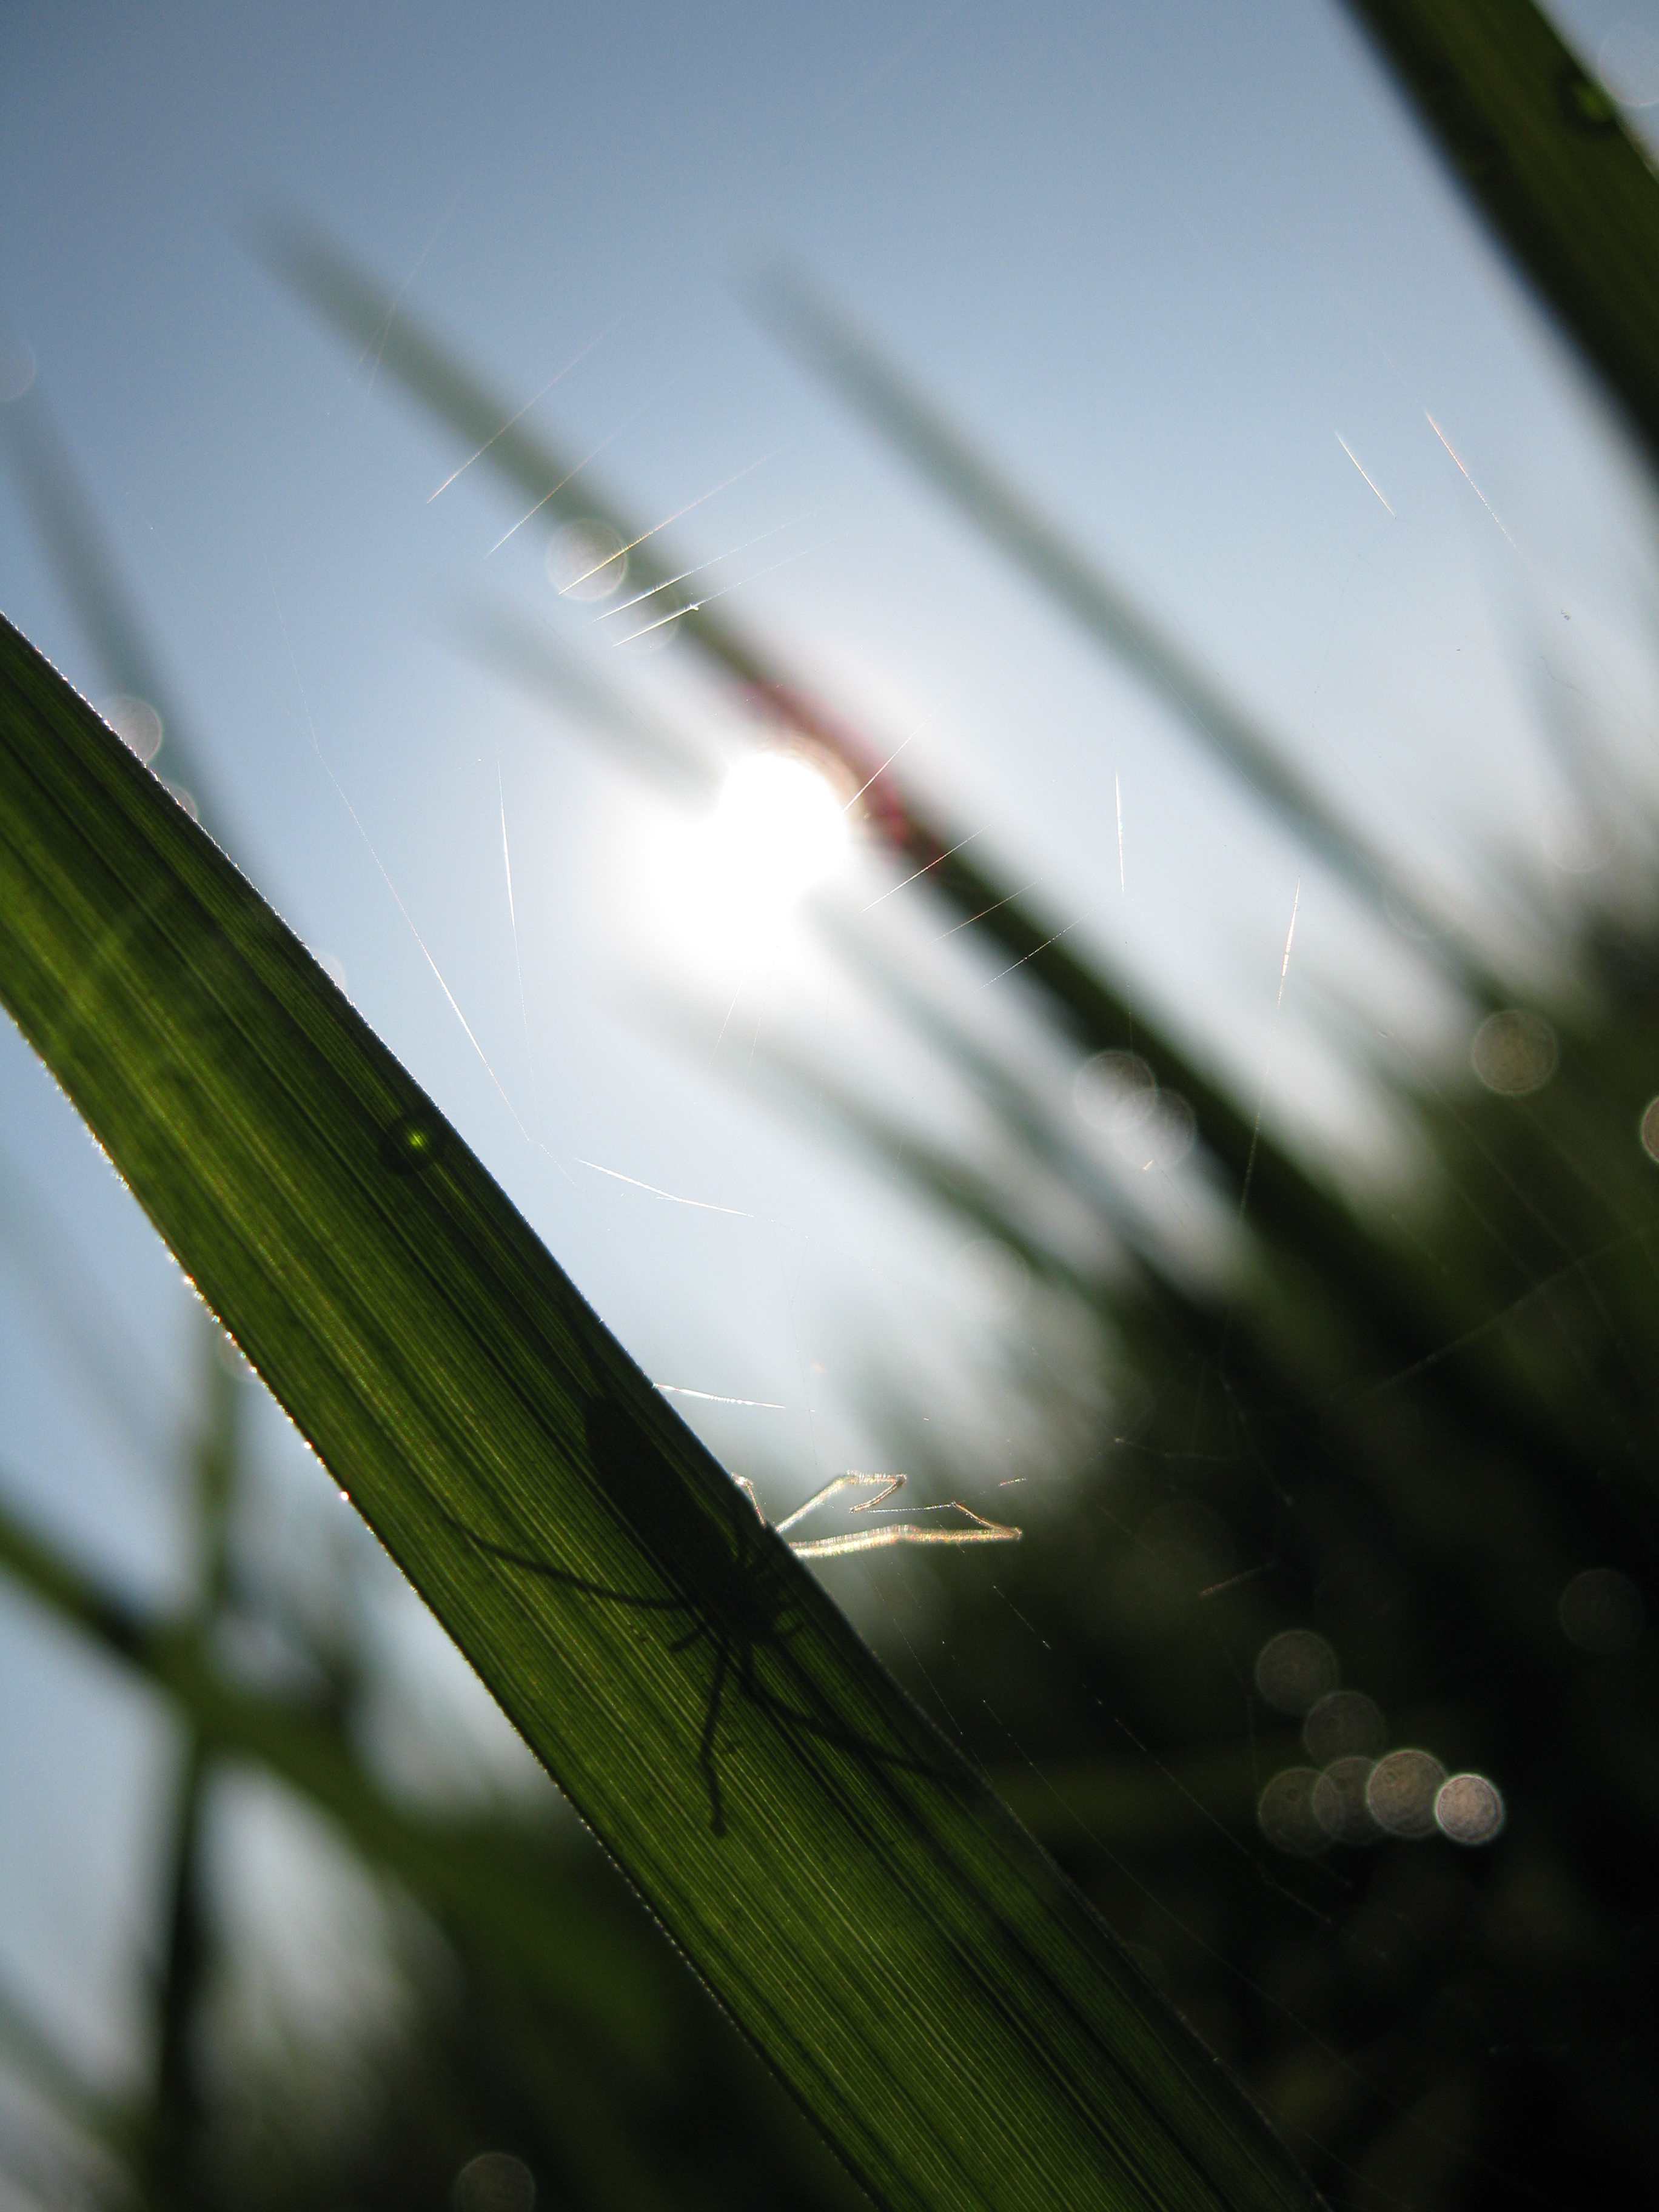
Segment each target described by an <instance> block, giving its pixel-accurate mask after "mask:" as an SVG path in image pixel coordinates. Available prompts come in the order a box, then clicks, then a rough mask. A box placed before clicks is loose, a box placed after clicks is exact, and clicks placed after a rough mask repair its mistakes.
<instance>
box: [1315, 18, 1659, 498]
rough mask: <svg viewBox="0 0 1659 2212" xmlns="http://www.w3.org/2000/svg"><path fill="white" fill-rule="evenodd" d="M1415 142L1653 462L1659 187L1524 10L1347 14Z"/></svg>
mask: <svg viewBox="0 0 1659 2212" xmlns="http://www.w3.org/2000/svg"><path fill="white" fill-rule="evenodd" d="M1349 5H1350V6H1351V7H1352V11H1353V13H1354V14H1355V15H1357V16H1358V18H1359V20H1360V21H1361V22H1362V23H1363V24H1364V26H1365V27H1366V28H1367V29H1368V30H1369V31H1370V34H1371V36H1372V38H1373V39H1374V40H1376V44H1377V46H1379V47H1380V48H1381V49H1382V52H1383V54H1384V55H1385V57H1386V58H1387V59H1388V60H1389V63H1390V64H1392V66H1393V69H1394V71H1395V75H1396V76H1397V77H1398V79H1399V80H1400V82H1401V85H1402V87H1403V88H1404V89H1405V91H1406V93H1407V96H1408V98H1409V99H1410V100H1411V102H1412V104H1413V106H1414V107H1415V108H1416V110H1417V112H1418V114H1419V118H1420V119H1421V121H1422V123H1423V125H1424V127H1425V129H1426V130H1427V131H1428V132H1429V133H1430V135H1431V137H1432V138H1433V139H1434V141H1435V143H1436V144H1437V146H1438V147H1439V149H1440V151H1441V152H1442V154H1443V155H1444V156H1445V157H1446V160H1447V161H1448V162H1449V165H1450V167H1451V170H1452V173H1453V174H1454V176H1455V178H1456V179H1457V181H1458V182H1459V183H1460V184H1461V185H1462V187H1463V189H1464V190H1465V191H1467V192H1468V194H1469V196H1470V197H1471V198H1473V199H1474V201H1475V202H1476V204H1478V205H1479V206H1480V209H1481V210H1482V212H1483V213H1484V214H1485V215H1486V218H1487V220H1488V222H1491V224H1492V227H1493V228H1494V229H1495V230H1496V231H1497V233H1498V236H1499V238H1501V239H1502V240H1503V241H1504V245H1505V246H1507V247H1508V248H1509V250H1510V253H1511V254H1512V255H1513V256H1514V258H1515V259H1516V261H1517V262H1518V263H1519V264H1520V266H1521V268H1522V270H1523V271H1524V272H1525V274H1526V275H1527V276H1528V277H1529V278H1530V280H1531V282H1532V283H1533V284H1534V287H1535V288H1536V289H1537V290H1538V292H1539V293H1540V294H1541V295H1542V297H1543V299H1544V301H1545V302H1546V304H1547V306H1548V307H1550V308H1551V309H1552V310H1553V313H1555V315H1556V316H1557V317H1558V318H1559V320H1560V322H1561V323H1562V325H1564V326H1565V329H1566V330H1567V331H1569V332H1570V333H1571V336H1572V337H1573V338H1575V339H1576V340H1577V343H1578V346H1579V347H1580V349H1582V351H1583V354H1584V356H1585V357H1586V358H1587V359H1588V360H1589V362H1590V363H1591V364H1592V366H1593V367H1594V368H1595V369H1596V370H1597V371H1598V373H1599V374H1600V375H1601V378H1602V379H1603V380H1604V381H1605V382H1606V384H1607V386H1608V388H1609V389H1610V390H1611V391H1612V392H1613V395H1614V397H1615V398H1617V399H1618V400H1619V401H1620V403H1621V404H1622V405H1623V407H1624V409H1625V410H1626V414H1627V415H1628V416H1629V417H1630V420H1631V421H1632V423H1633V424H1634V425H1635V427H1636V428H1637V430H1638V432H1639V433H1640V435H1641V436H1642V438H1643V440H1644V441H1645V443H1646V446H1647V448H1648V453H1649V456H1650V459H1659V179H1656V177H1655V175H1654V172H1653V168H1652V167H1651V164H1650V157H1649V156H1648V155H1647V154H1646V153H1645V152H1644V149H1642V148H1641V147H1639V146H1638V144H1637V143H1636V142H1635V140H1634V139H1633V138H1632V137H1631V135H1630V134H1629V132H1627V131H1626V129H1625V126H1624V123H1623V120H1622V118H1620V112H1619V108H1618V106H1617V103H1616V102H1615V101H1614V100H1613V99H1612V98H1611V97H1610V95H1609V94H1607V92H1606V91H1605V90H1604V89H1603V88H1602V87H1601V85H1600V84H1599V83H1597V82H1596V81H1595V79H1594V78H1593V77H1592V76H1589V75H1588V74H1587V73H1586V71H1585V70H1584V67H1583V64H1582V63H1581V62H1580V61H1579V60H1578V58H1577V56H1576V55H1575V54H1574V53H1573V52H1572V50H1571V47H1569V46H1567V45H1566V44H1565V42H1564V41H1563V40H1562V39H1561V37H1560V35H1559V33H1558V32H1557V31H1556V29H1555V27H1554V26H1553V24H1552V23H1551V22H1550V21H1549V19H1548V18H1547V16H1546V15H1544V14H1543V12H1542V10H1541V9H1538V8H1534V6H1532V5H1531V0H1349Z"/></svg>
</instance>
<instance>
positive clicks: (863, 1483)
mask: <svg viewBox="0 0 1659 2212" xmlns="http://www.w3.org/2000/svg"><path fill="white" fill-rule="evenodd" d="M905 1480H906V1478H905V1477H904V1476H903V1475H902V1474H860V1473H859V1471H858V1469H857V1468H848V1470H847V1473H846V1474H838V1475H836V1478H835V1480H833V1481H831V1482H826V1483H825V1484H824V1486H823V1489H822V1490H815V1491H814V1492H812V1495H811V1497H810V1498H808V1499H807V1501H806V1503H805V1505H798V1506H797V1507H796V1508H795V1510H794V1511H793V1513H791V1514H788V1515H787V1516H785V1518H784V1519H783V1520H781V1521H779V1522H775V1524H774V1525H775V1529H776V1532H777V1534H779V1535H780V1536H781V1535H783V1534H785V1533H786V1532H787V1530H788V1529H791V1528H793V1527H794V1525H795V1523H796V1522H798V1521H804V1520H805V1518H806V1516H807V1515H808V1514H809V1513H816V1512H817V1509H818V1507H819V1506H820V1505H824V1504H828V1503H829V1500H830V1498H834V1497H835V1496H836V1494H837V1492H841V1491H843V1490H868V1489H871V1488H873V1487H874V1486H875V1485H876V1484H877V1483H880V1484H881V1485H882V1486H883V1487H882V1490H881V1493H880V1495H879V1496H878V1497H876V1498H865V1499H864V1500H863V1502H862V1503H861V1504H857V1505H854V1507H853V1508H852V1509H851V1510H852V1511H854V1513H867V1512H869V1510H871V1508H872V1506H875V1505H879V1504H881V1503H882V1502H883V1500H884V1498H891V1497H893V1496H894V1495H895V1494H896V1492H898V1491H901V1490H902V1489H903V1487H904V1485H905Z"/></svg>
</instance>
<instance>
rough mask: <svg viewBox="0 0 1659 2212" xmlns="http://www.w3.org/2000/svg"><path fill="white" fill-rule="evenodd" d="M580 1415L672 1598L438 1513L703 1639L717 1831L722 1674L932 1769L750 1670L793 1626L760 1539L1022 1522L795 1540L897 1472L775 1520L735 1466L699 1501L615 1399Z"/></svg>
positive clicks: (841, 1548) (809, 1719) (782, 1584)
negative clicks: (776, 1689) (784, 1695)
mask: <svg viewBox="0 0 1659 2212" xmlns="http://www.w3.org/2000/svg"><path fill="white" fill-rule="evenodd" d="M584 1425H585V1428H586V1437H587V1448H588V1455H589V1457H590V1458H591V1460H592V1465H593V1469H594V1472H595V1474H597V1475H598V1477H599V1482H600V1484H601V1486H602V1487H603V1489H604V1492H605V1497H606V1498H607V1499H608V1500H609V1502H610V1503H611V1505H612V1506H613V1507H614V1509H615V1510H616V1511H617V1514H618V1516H619V1517H620V1518H621V1519H622V1520H623V1522H625V1523H626V1524H627V1526H628V1528H629V1530H630V1531H631V1533H632V1534H634V1536H635V1538H636V1539H637V1540H638V1541H639V1542H640V1543H641V1545H642V1546H643V1547H644V1548H645V1549H646V1551H647V1553H649V1554H650V1556H651V1558H652V1559H653V1562H654V1563H655V1565H656V1566H657V1568H658V1571H659V1573H660V1574H661V1576H662V1577H663V1579H664V1581H665V1583H667V1584H668V1586H669V1589H671V1591H672V1592H673V1593H674V1594H673V1595H671V1596H664V1597H645V1596H642V1595H638V1594H636V1593H635V1592H632V1591H629V1590H617V1589H608V1588H607V1587H606V1586H605V1584H603V1583H596V1582H593V1581H592V1580H590V1579H589V1578H588V1577H586V1576H583V1575H577V1574H573V1573H571V1572H570V1571H568V1569H566V1568H563V1567H556V1566H555V1565H553V1564H552V1563H551V1562H550V1560H547V1559H538V1558H537V1557H535V1556H534V1555H533V1554H532V1553H526V1552H520V1551H515V1550H514V1549H513V1547H511V1546H510V1545H506V1544H499V1543H495V1542H493V1541H491V1540H490V1539H489V1538H488V1537H484V1536H481V1535H479V1534H477V1531H476V1530H474V1529H471V1528H466V1527H465V1525H464V1524H463V1523H461V1522H453V1526H454V1527H455V1528H457V1529H458V1530H459V1532H460V1533H461V1534H463V1535H465V1536H466V1537H467V1538H468V1539H469V1541H471V1542H472V1543H473V1544H476V1545H477V1547H478V1548H479V1550H481V1551H483V1552H487V1553H489V1554H490V1556H491V1557H492V1558H494V1559H500V1560H501V1561H502V1562H503V1563H504V1564H505V1565H508V1566H514V1567H518V1568H520V1569H522V1570H523V1571H524V1572H525V1573H526V1574H532V1575H536V1576H538V1577H541V1578H542V1579H543V1580H544V1581H548V1582H556V1583H562V1584H563V1585H564V1586H565V1587H566V1588H567V1589H577V1590H581V1591H584V1592H586V1594H587V1595H589V1596H592V1597H597V1598H603V1599H605V1600H606V1601H609V1602H610V1603H611V1604H613V1605H623V1606H628V1607H632V1608H634V1609H635V1610H636V1611H639V1612H641V1613H679V1614H683V1615H684V1616H686V1617H687V1618H688V1619H689V1620H690V1627H689V1628H688V1629H687V1631H686V1632H685V1634H684V1635H683V1636H680V1637H678V1638H676V1640H675V1641H674V1642H673V1643H671V1644H670V1645H669V1647H668V1648H669V1650H670V1651H671V1652H681V1651H689V1650H691V1649H692V1647H693V1646H694V1645H696V1644H702V1643H707V1644H710V1645H712V1647H713V1649H714V1680H713V1682H712V1684H711V1685H710V1687H709V1692H708V1711H707V1714H706V1715H705V1717H704V1720H703V1725H702V1736H701V1739H700V1740H699V1742H698V1746H697V1766H698V1769H699V1771H701V1773H702V1777H703V1779H704V1781H705V1782H706V1784H708V1805H709V1819H710V1823H711V1825H712V1826H713V1828H714V1833H715V1834H716V1835H717V1836H720V1835H724V1834H725V1832H726V1811H725V1805H724V1802H723V1799H722V1796H721V1791H720V1773H719V1770H718V1768H717V1767H716V1765H715V1763H714V1737H715V1732H716V1730H717V1729H718V1728H719V1726H720V1707H721V1702H722V1700H723V1699H724V1697H725V1694H726V1681H727V1680H728V1678H729V1677H730V1676H732V1675H733V1674H735V1676H736V1678H737V1682H738V1687H739V1689H740V1690H741V1691H742V1692H743V1694H744V1697H746V1698H747V1699H749V1700H750V1703H751V1704H752V1705H756V1706H757V1707H758V1709H759V1710H760V1711H763V1712H764V1713H766V1714H768V1715H769V1716H770V1717H772V1718H773V1719H775V1720H779V1721H782V1722H786V1723H788V1724H790V1725H791V1726H793V1727H795V1728H799V1729H805V1730H806V1731H808V1733H809V1734H811V1735H816V1736H817V1737H819V1738H820V1739H821V1740H822V1741H824V1742H827V1743H832V1744H834V1745H836V1747H838V1748H840V1749H842V1750H844V1751H852V1752H855V1753H860V1754H862V1755H863V1756H865V1757H866V1758H873V1759H879V1760H881V1761H883V1762H884V1763H885V1764H887V1765H896V1766H900V1767H902V1768H905V1769H907V1770H908V1771H911V1772H913V1773H921V1772H923V1771H929V1770H926V1769H924V1768H923V1767H922V1765H921V1763H920V1762H919V1761H917V1760H916V1759H913V1758H911V1757H909V1756H908V1754H906V1753H902V1752H896V1751H888V1750H884V1749H883V1748H882V1747H880V1746H879V1745H877V1744H874V1743H872V1742H869V1741H866V1739H864V1738H863V1737H861V1736H859V1735H855V1734H854V1733H853V1732H852V1731H851V1730H849V1729H846V1728H843V1727H842V1725H841V1724H840V1723H838V1722H836V1720H835V1719H834V1718H833V1717H825V1716H823V1715H821V1714H820V1715H814V1714H811V1713H805V1712H800V1711H796V1710H795V1708H794V1707H793V1706H792V1705H787V1704H786V1703H784V1702H783V1701H782V1700H781V1699H779V1698H777V1697H776V1696H775V1695H774V1693H773V1692H771V1691H770V1690H769V1689H768V1688H767V1686H765V1684H764V1683H763V1682H762V1681H761V1680H759V1679H758V1678H757V1674H756V1672H755V1653H756V1651H757V1649H766V1650H781V1647H782V1645H783V1643H784V1641H785V1639H786V1638H787V1637H789V1636H790V1635H792V1634H793V1624H792V1622H791V1620H790V1616H791V1614H792V1613H793V1612H794V1609H795V1602H796V1601H795V1598H794V1595H793V1592H792V1591H791V1590H790V1589H789V1588H788V1585H787V1581H786V1578H785V1577H784V1575H783V1573H782V1571H781V1547H780V1546H778V1545H775V1544H773V1543H771V1542H769V1541H768V1539H769V1538H770V1537H774V1536H776V1537H781V1538H782V1539H783V1541H784V1543H785V1544H787V1547H788V1549H789V1550H791V1551H792V1552H793V1553H796V1554H797V1555H798V1556H799V1557H801V1558H804V1559H834V1558H838V1557H842V1556H843V1555H845V1554H846V1553H850V1552H868V1551H876V1550H879V1549H884V1548H885V1547H888V1546H890V1545H893V1544H1009V1543H1016V1542H1018V1540H1019V1536H1020V1534H1021V1531H1020V1530H1019V1529H1018V1528H1004V1527H1003V1526H1002V1525H1001V1524H1000V1522H995V1521H987V1520H986V1519H985V1518H984V1517H983V1516H981V1515H980V1514H977V1513H975V1512H973V1511H971V1510H969V1508H968V1507H967V1506H965V1505H963V1504H960V1503H959V1502H958V1501H956V1500H952V1501H951V1504H950V1505H949V1506H945V1507H939V1508H934V1509H932V1510H938V1511H946V1512H948V1511H956V1512H958V1513H962V1514H964V1515H965V1516H967V1520H968V1521H969V1523H971V1526H969V1527H961V1526H957V1527H951V1528H919V1527H917V1526H916V1524H915V1522H890V1523H887V1524H886V1525H884V1526H883V1527H881V1528H860V1529H858V1530H856V1531H853V1532H851V1533H848V1534H842V1535H839V1536H820V1537H817V1538H813V1539H808V1540H806V1541H799V1540H792V1539H790V1538H789V1536H788V1535H787V1531H788V1530H790V1529H791V1528H795V1527H797V1526H798V1525H799V1523H800V1522H802V1521H804V1520H805V1518H806V1517H807V1516H808V1515H809V1514H811V1513H814V1512H816V1511H817V1510H818V1508H819V1507H820V1506H822V1505H824V1504H827V1503H828V1502H829V1499H830V1498H834V1497H836V1496H837V1495H838V1494H839V1493H840V1492H843V1491H846V1490H849V1489H860V1488H877V1486H879V1487H878V1490H877V1495H876V1496H875V1497H873V1498H865V1499H862V1500H861V1501H860V1503H859V1504H856V1505H854V1507H853V1508H852V1509H851V1510H853V1511H854V1513H868V1512H872V1511H876V1510H879V1509H880V1507H881V1505H882V1504H883V1502H884V1500H885V1499H887V1498H891V1497H894V1496H895V1495H896V1493H897V1492H898V1491H899V1490H901V1489H902V1487H903V1484H904V1480H905V1478H904V1476H903V1475H902V1474H863V1473H861V1472H860V1471H858V1470H856V1469H853V1470H849V1471H848V1473H847V1474H838V1475H836V1477H835V1478H834V1480H832V1481H829V1482H826V1483H825V1484H824V1485H823V1488H822V1489H821V1490H818V1491H816V1492H814V1493H813V1495H812V1496H811V1498H808V1499H807V1501H806V1503H805V1504H804V1505H801V1506H799V1507H797V1509H796V1510H795V1511H794V1512H793V1513H791V1514H790V1515H788V1516H787V1518H786V1519H784V1520H782V1521H781V1522H778V1524H777V1526H776V1527H775V1528H774V1527H773V1526H772V1525H771V1523H769V1522H768V1521H767V1519H766V1516H765V1515H764V1514H763V1512H762V1510H761V1507H760V1501H759V1499H758V1498H757V1497H756V1495H755V1491H754V1486H753V1485H752V1484H750V1483H749V1482H747V1481H745V1480H744V1478H743V1477H742V1476H741V1475H738V1476H736V1477H734V1478H733V1479H732V1484H731V1487H730V1489H729V1491H727V1492H726V1493H725V1494H723V1495H722V1494H721V1493H720V1492H716V1493H715V1494H714V1499H713V1501H712V1502H713V1504H714V1506H715V1511H714V1513H712V1514H711V1513H709V1512H707V1511H705V1510H703V1507H702V1504H700V1503H699V1502H698V1500H697V1499H696V1497H695V1496H694V1494H693V1492H691V1491H690V1489H689V1488H688V1487H687V1486H686V1485H685V1484H684V1482H683V1481H682V1480H681V1479H680V1477H679V1476H678V1474H676V1473H675V1471H674V1470H673V1468H671V1466H670V1464H669V1462H667V1460H666V1459H665V1457H664V1455H663V1454H662V1452H661V1450H660V1449H659V1447H658V1445H657V1444H656V1443H654V1442H653V1439H652V1438H651V1437H649V1436H648V1435H647V1432H646V1431H645V1430H644V1429H643V1428H642V1427H641V1425H640V1424H638V1423H637V1422H636V1421H635V1419H633V1418H632V1417H631V1416H630V1415H629V1414H628V1413H624V1412H623V1411H622V1410H621V1409H620V1408H618V1407H615V1406H613V1405H611V1404H610V1403H608V1402H602V1401H590V1402H589V1404H588V1405H587V1407H586V1409H585V1413H584ZM446 1517H447V1518H451V1519H452V1521H453V1516H446ZM722 1524H724V1525H723V1526H722ZM728 1540H729V1541H728Z"/></svg>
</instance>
